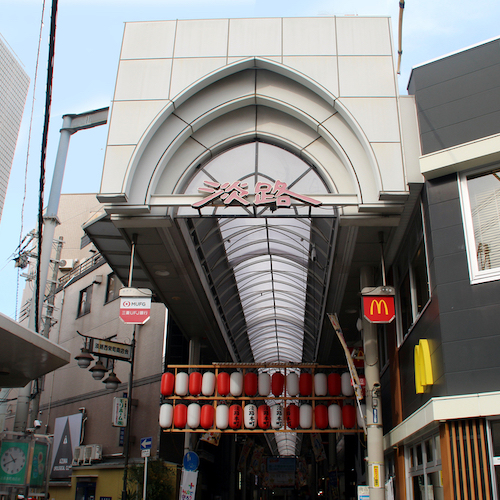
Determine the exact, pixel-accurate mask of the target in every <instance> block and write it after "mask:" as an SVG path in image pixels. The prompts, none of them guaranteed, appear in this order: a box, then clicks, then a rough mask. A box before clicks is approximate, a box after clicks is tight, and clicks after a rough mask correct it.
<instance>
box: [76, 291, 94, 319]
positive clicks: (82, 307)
mask: <svg viewBox="0 0 500 500" xmlns="http://www.w3.org/2000/svg"><path fill="white" fill-rule="evenodd" d="M91 299H92V285H90V286H88V287H87V288H84V289H83V290H80V296H79V300H78V314H77V317H78V318H79V317H80V316H83V315H85V314H88V313H89V312H90V303H91Z"/></svg>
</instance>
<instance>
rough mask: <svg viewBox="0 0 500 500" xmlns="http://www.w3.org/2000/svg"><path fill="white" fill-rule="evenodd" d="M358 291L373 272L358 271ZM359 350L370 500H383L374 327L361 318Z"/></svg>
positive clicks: (379, 404) (378, 370)
mask: <svg viewBox="0 0 500 500" xmlns="http://www.w3.org/2000/svg"><path fill="white" fill-rule="evenodd" d="M360 284H361V290H363V289H364V288H365V287H370V286H373V269H372V268H371V267H362V268H361V271H360ZM363 349H364V353H365V377H366V427H367V435H366V441H367V453H368V463H367V471H368V479H369V480H368V486H369V491H370V500H384V499H385V483H384V480H385V472H384V470H385V467H384V442H383V438H384V433H383V429H382V402H381V399H380V364H379V356H378V352H379V351H378V338H377V327H376V325H375V324H373V323H370V322H369V321H368V320H367V319H366V318H365V317H363Z"/></svg>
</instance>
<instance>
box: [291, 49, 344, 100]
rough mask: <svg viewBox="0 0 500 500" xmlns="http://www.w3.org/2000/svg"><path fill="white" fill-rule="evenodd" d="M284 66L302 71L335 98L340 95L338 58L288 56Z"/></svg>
mask: <svg viewBox="0 0 500 500" xmlns="http://www.w3.org/2000/svg"><path fill="white" fill-rule="evenodd" d="M283 64H284V65H286V66H290V67H291V68H293V69H294V70H297V71H300V72H301V73H303V74H304V75H306V76H308V77H309V78H311V79H312V80H314V81H315V82H317V83H318V84H319V85H321V86H323V87H325V88H326V89H327V90H328V91H329V92H331V93H332V94H333V95H334V96H338V95H339V82H338V70H337V58H336V57H330V56H286V57H283Z"/></svg>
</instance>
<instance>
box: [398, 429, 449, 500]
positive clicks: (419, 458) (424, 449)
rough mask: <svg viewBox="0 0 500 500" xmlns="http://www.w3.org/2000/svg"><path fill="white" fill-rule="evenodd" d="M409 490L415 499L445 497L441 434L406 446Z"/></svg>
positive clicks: (426, 499) (434, 499) (432, 499)
mask: <svg viewBox="0 0 500 500" xmlns="http://www.w3.org/2000/svg"><path fill="white" fill-rule="evenodd" d="M406 468H407V470H408V474H407V476H408V482H409V484H408V490H409V491H411V492H412V494H413V495H412V498H413V500H440V499H443V498H444V489H443V479H442V474H441V449H440V441H439V436H438V435H435V436H432V437H429V438H428V439H425V440H424V441H420V442H419V443H416V444H414V445H412V446H407V447H406Z"/></svg>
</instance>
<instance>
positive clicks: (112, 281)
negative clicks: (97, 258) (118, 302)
mask: <svg viewBox="0 0 500 500" xmlns="http://www.w3.org/2000/svg"><path fill="white" fill-rule="evenodd" d="M121 287H122V284H121V282H120V280H119V279H118V277H117V276H116V274H115V273H111V274H108V280H107V282H106V297H105V300H104V303H105V304H107V303H108V302H111V301H112V300H115V299H117V298H118V296H119V294H120V288H121Z"/></svg>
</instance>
